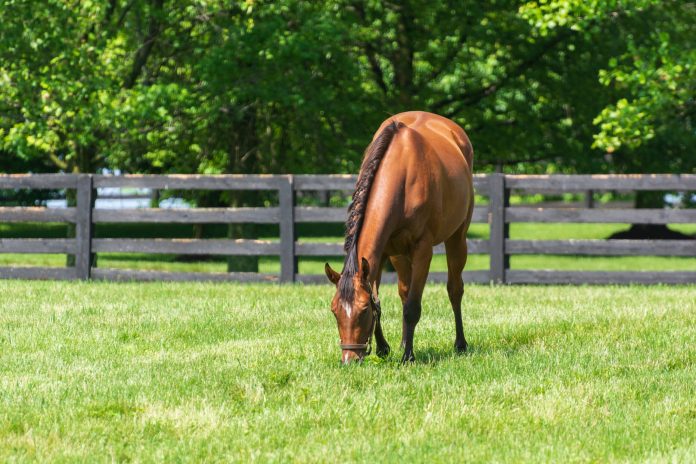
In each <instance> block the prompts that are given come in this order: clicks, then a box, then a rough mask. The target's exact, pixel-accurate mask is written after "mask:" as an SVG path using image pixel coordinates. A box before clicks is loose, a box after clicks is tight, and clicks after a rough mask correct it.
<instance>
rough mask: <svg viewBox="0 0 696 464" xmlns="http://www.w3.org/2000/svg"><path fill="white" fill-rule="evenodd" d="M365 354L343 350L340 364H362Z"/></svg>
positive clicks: (359, 351)
mask: <svg viewBox="0 0 696 464" xmlns="http://www.w3.org/2000/svg"><path fill="white" fill-rule="evenodd" d="M365 354H366V353H365V350H343V352H342V355H341V363H343V365H347V364H350V363H353V362H362V360H363V358H364V357H365Z"/></svg>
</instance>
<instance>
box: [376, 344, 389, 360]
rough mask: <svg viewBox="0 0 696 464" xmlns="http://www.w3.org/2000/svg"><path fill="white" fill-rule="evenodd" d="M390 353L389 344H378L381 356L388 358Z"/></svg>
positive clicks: (378, 353)
mask: <svg viewBox="0 0 696 464" xmlns="http://www.w3.org/2000/svg"><path fill="white" fill-rule="evenodd" d="M389 353H391V348H389V345H388V344H386V343H385V344H384V346H378V347H377V356H379V357H380V358H386V357H387V356H389Z"/></svg>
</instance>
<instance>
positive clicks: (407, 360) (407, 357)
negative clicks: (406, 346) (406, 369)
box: [401, 352, 416, 364]
mask: <svg viewBox="0 0 696 464" xmlns="http://www.w3.org/2000/svg"><path fill="white" fill-rule="evenodd" d="M415 360H416V357H415V356H413V352H411V353H404V355H403V356H402V357H401V364H408V363H412V362H414V361H415Z"/></svg>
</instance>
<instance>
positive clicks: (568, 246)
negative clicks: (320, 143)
mask: <svg viewBox="0 0 696 464" xmlns="http://www.w3.org/2000/svg"><path fill="white" fill-rule="evenodd" d="M355 180H356V177H355V176H352V175H295V176H292V175H220V176H202V175H128V176H105V175H72V174H45V175H0V189H74V190H75V191H76V198H77V205H76V206H75V207H70V208H62V209H46V208H35V207H0V223H2V222H67V223H72V224H74V225H75V238H66V239H0V253H56V254H72V255H75V267H71V268H46V267H0V278H20V279H89V278H93V279H105V280H174V281H180V280H213V281H242V282H267V281H270V282H295V281H297V282H307V283H311V282H323V281H324V279H325V278H324V276H322V275H306V274H300V273H298V270H297V260H298V257H300V256H341V255H342V254H343V248H342V245H341V244H339V243H307V242H304V241H302V242H298V241H297V239H296V233H295V226H296V225H297V224H301V223H335V222H343V221H344V219H345V215H346V209H345V208H330V207H309V206H299V205H296V204H295V203H296V202H295V196H296V193H297V192H299V191H350V190H352V189H353V186H354V184H355ZM474 187H475V189H476V192H477V193H478V194H479V195H482V196H485V197H488V204H487V205H484V206H477V207H476V208H475V210H474V214H473V218H472V222H475V223H488V224H489V227H490V232H489V239H488V240H469V242H468V244H469V252H470V253H472V254H488V255H489V256H490V267H489V269H488V270H485V271H465V272H464V273H463V278H464V279H465V280H466V281H469V282H479V283H484V282H485V283H488V282H494V283H511V284H516V283H520V284H528V283H678V284H682V283H696V272H692V271H681V272H676V271H675V272H671V271H669V272H667V271H661V272H657V271H654V272H653V271H644V272H640V271H630V272H628V271H611V272H606V271H555V270H517V269H510V256H511V255H525V254H542V255H543V254H553V255H588V256H598V255H602V256H685V257H696V240H694V241H690V240H511V239H510V236H509V235H510V234H509V227H510V224H511V223H515V222H539V223H544V222H564V223H642V224H668V223H681V224H684V223H696V210H678V209H647V210H643V209H642V210H636V209H594V208H592V207H591V206H592V205H591V203H592V202H587V205H588V207H587V208H536V207H521V206H511V205H510V192H511V191H512V190H522V191H532V192H549V191H553V192H587V191H588V190H611V191H640V190H669V191H696V175H693V174H685V175H660V174H654V175H577V176H567V175H551V176H514V175H503V174H490V175H477V176H475V178H474ZM99 188H149V189H155V190H167V189H174V190H267V191H277V192H278V204H277V205H276V206H270V207H261V208H192V209H158V208H141V209H95V208H94V206H93V205H94V202H95V198H96V197H95V195H96V191H97V190H96V189H99ZM101 223H153V224H154V223H157V224H161V223H181V224H203V223H225V224H231V223H259V224H278V225H279V230H280V233H279V237H278V240H277V241H275V240H270V241H269V240H250V239H239V240H233V239H206V240H197V239H121V238H95V237H94V233H93V230H94V225H95V224H101ZM107 252H122V253H165V254H186V255H219V256H244V255H245V256H277V257H278V258H279V259H280V269H281V270H280V273H279V274H260V273H240V272H233V273H200V272H163V271H141V270H127V269H105V268H98V267H94V266H92V265H91V256H92V254H93V253H107ZM434 253H436V254H443V253H444V247H443V246H442V245H438V246H436V247H435V250H434ZM446 277H447V276H446V273H438V272H431V274H430V279H431V280H435V281H444V280H446ZM383 280H384V281H385V282H393V281H395V276H394V275H393V274H391V273H385V275H384V279H383Z"/></svg>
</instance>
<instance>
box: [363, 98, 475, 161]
mask: <svg viewBox="0 0 696 464" xmlns="http://www.w3.org/2000/svg"><path fill="white" fill-rule="evenodd" d="M393 121H398V122H401V123H403V124H405V125H406V126H407V127H408V128H409V129H412V130H415V131H416V132H418V133H419V134H420V135H421V136H422V137H423V138H424V140H425V141H426V142H427V143H428V144H429V145H430V146H431V147H432V148H433V149H434V150H435V152H437V154H438V156H440V157H441V158H446V157H449V156H452V155H455V154H459V155H461V156H463V157H464V159H465V160H466V169H467V170H468V171H469V173H471V171H472V169H473V157H474V150H473V148H472V146H471V141H470V140H469V137H468V136H467V135H466V132H464V129H462V128H461V127H460V126H459V125H458V124H457V123H455V122H454V121H452V120H450V119H447V118H445V117H443V116H440V115H438V114H434V113H428V112H425V111H407V112H404V113H399V114H397V115H394V116H392V117H391V118H389V119H387V120H386V121H384V122H383V123H382V125H381V126H380V127H379V129H378V130H377V132H376V133H375V135H374V137H375V138H376V137H377V136H378V135H379V134H380V133H381V132H382V130H383V129H384V127H385V126H387V125H388V124H390V123H391V122H393Z"/></svg>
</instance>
